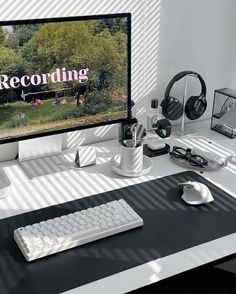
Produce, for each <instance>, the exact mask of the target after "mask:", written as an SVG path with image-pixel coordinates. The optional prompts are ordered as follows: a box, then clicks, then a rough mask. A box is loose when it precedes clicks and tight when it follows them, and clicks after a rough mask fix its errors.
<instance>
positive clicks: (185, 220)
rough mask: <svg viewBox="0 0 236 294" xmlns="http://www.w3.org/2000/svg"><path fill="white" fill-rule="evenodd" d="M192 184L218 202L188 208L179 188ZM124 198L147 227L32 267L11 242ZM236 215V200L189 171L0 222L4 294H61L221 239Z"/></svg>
mask: <svg viewBox="0 0 236 294" xmlns="http://www.w3.org/2000/svg"><path fill="white" fill-rule="evenodd" d="M188 180H193V181H199V182H202V183H204V184H206V185H207V186H208V187H209V189H210V190H211V192H212V194H213V197H214V199H215V201H214V202H213V203H210V204H207V205H204V206H194V207H192V206H188V205H186V204H185V203H184V202H183V201H182V199H181V198H180V190H179V189H180V188H179V187H177V184H178V183H180V182H185V181H188ZM121 198H123V199H124V200H125V201H126V202H127V203H128V204H129V205H130V206H131V207H132V208H133V209H134V210H135V211H136V212H137V213H138V215H140V217H141V218H142V219H143V221H144V225H143V227H140V228H137V229H133V230H131V231H127V232H124V233H121V234H117V235H114V236H112V237H109V238H104V239H101V240H99V241H95V242H92V243H89V244H86V245H82V246H80V247H76V248H73V249H71V250H67V251H64V252H61V253H58V254H56V255H52V256H49V257H46V258H42V259H40V260H36V261H33V262H31V263H27V262H26V261H25V259H24V257H23V255H22V254H21V252H20V250H19V248H18V247H17V245H16V244H15V242H14V240H13V231H14V230H15V229H16V228H18V227H24V226H26V225H28V224H32V223H36V222H40V221H43V220H47V219H50V218H54V217H57V216H61V215H64V214H68V213H72V212H75V211H77V210H82V209H86V208H89V207H93V206H97V205H99V204H103V203H106V202H108V201H112V200H115V199H121ZM235 213H236V199H234V198H233V197H231V196H230V195H228V194H227V193H225V192H224V191H222V190H220V189H219V188H217V187H216V186H215V185H213V184H212V183H210V182H208V181H207V180H206V179H204V178H203V177H201V176H200V175H198V174H197V173H194V172H190V171H188V172H183V173H179V174H176V175H171V176H167V177H164V178H161V179H156V180H152V181H149V182H145V183H141V184H136V185H133V186H129V187H124V188H121V189H117V190H113V191H110V192H105V193H102V194H98V195H94V196H90V197H86V198H83V199H78V200H74V201H71V202H67V203H64V204H59V205H55V206H51V207H48V208H43V209H40V210H36V211H32V212H28V213H24V214H21V215H18V216H14V217H9V218H6V219H2V220H0V289H1V294H9V293H17V294H21V293H22V294H25V293H34V294H42V293H44V294H47V293H48V294H54V293H61V292H64V291H66V290H69V289H72V288H76V287H79V286H82V285H84V284H87V283H90V282H93V281H95V280H98V279H102V278H104V277H107V276H110V275H112V274H115V273H118V272H121V271H124V270H128V269H130V268H132V267H135V266H138V265H141V264H143V263H146V262H149V261H151V260H154V259H157V258H161V257H164V256H167V255H170V254H174V253H177V252H179V251H182V250H184V249H188V248H191V247H193V246H196V245H200V244H203V243H206V242H208V241H211V240H214V239H217V238H221V237H223V236H226V235H229V234H231V233H235V232H236V222H235ZM189 258H191V257H189ZM194 258H199V259H201V258H202V257H201V256H199V257H198V256H195V257H194ZM190 263H191V260H190ZM36 285H37V287H36Z"/></svg>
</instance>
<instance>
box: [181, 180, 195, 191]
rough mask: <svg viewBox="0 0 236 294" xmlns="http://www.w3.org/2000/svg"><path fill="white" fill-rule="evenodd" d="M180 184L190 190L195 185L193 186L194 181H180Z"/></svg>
mask: <svg viewBox="0 0 236 294" xmlns="http://www.w3.org/2000/svg"><path fill="white" fill-rule="evenodd" d="M179 186H183V187H184V188H186V189H189V190H191V189H193V188H194V187H193V184H192V183H188V182H187V183H179Z"/></svg>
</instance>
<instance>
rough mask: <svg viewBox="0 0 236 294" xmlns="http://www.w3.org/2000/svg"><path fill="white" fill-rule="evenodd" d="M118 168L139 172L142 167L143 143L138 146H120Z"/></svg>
mask: <svg viewBox="0 0 236 294" xmlns="http://www.w3.org/2000/svg"><path fill="white" fill-rule="evenodd" d="M120 169H122V170H124V171H130V172H141V171H142V169H143V145H142V144H141V145H140V146H138V147H126V146H123V145H121V146H120Z"/></svg>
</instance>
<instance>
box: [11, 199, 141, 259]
mask: <svg viewBox="0 0 236 294" xmlns="http://www.w3.org/2000/svg"><path fill="white" fill-rule="evenodd" d="M142 225H143V220H142V219H141V217H140V216H138V214H137V213H136V212H135V211H134V210H133V209H132V208H131V207H130V206H129V205H128V204H127V203H126V202H125V201H124V200H123V199H121V200H116V201H111V202H107V203H106V204H102V205H99V206H96V207H93V208H88V209H85V210H81V211H77V212H75V213H70V214H67V215H63V216H61V217H56V218H53V219H49V220H47V221H42V222H40V223H35V224H32V225H29V226H25V227H22V228H18V229H16V230H15V231H14V239H15V241H16V243H17V245H18V246H19V248H20V250H21V252H22V253H23V255H24V257H25V259H26V260H27V261H31V260H34V259H38V258H41V257H44V256H47V255H51V254H54V253H57V252H60V251H63V250H67V249H70V248H73V247H76V246H80V245H82V244H85V243H89V242H92V241H95V240H98V239H101V238H104V237H108V236H111V235H114V234H117V233H120V232H124V231H127V230H130V229H133V228H136V227H139V226H142Z"/></svg>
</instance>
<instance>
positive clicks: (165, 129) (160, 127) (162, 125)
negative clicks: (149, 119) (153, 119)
mask: <svg viewBox="0 0 236 294" xmlns="http://www.w3.org/2000/svg"><path fill="white" fill-rule="evenodd" d="M156 127H157V129H156V130H155V132H156V134H157V135H158V136H159V137H161V138H168V137H170V134H171V123H170V121H169V120H168V119H165V118H163V119H160V120H159V121H158V122H157V126H156Z"/></svg>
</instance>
